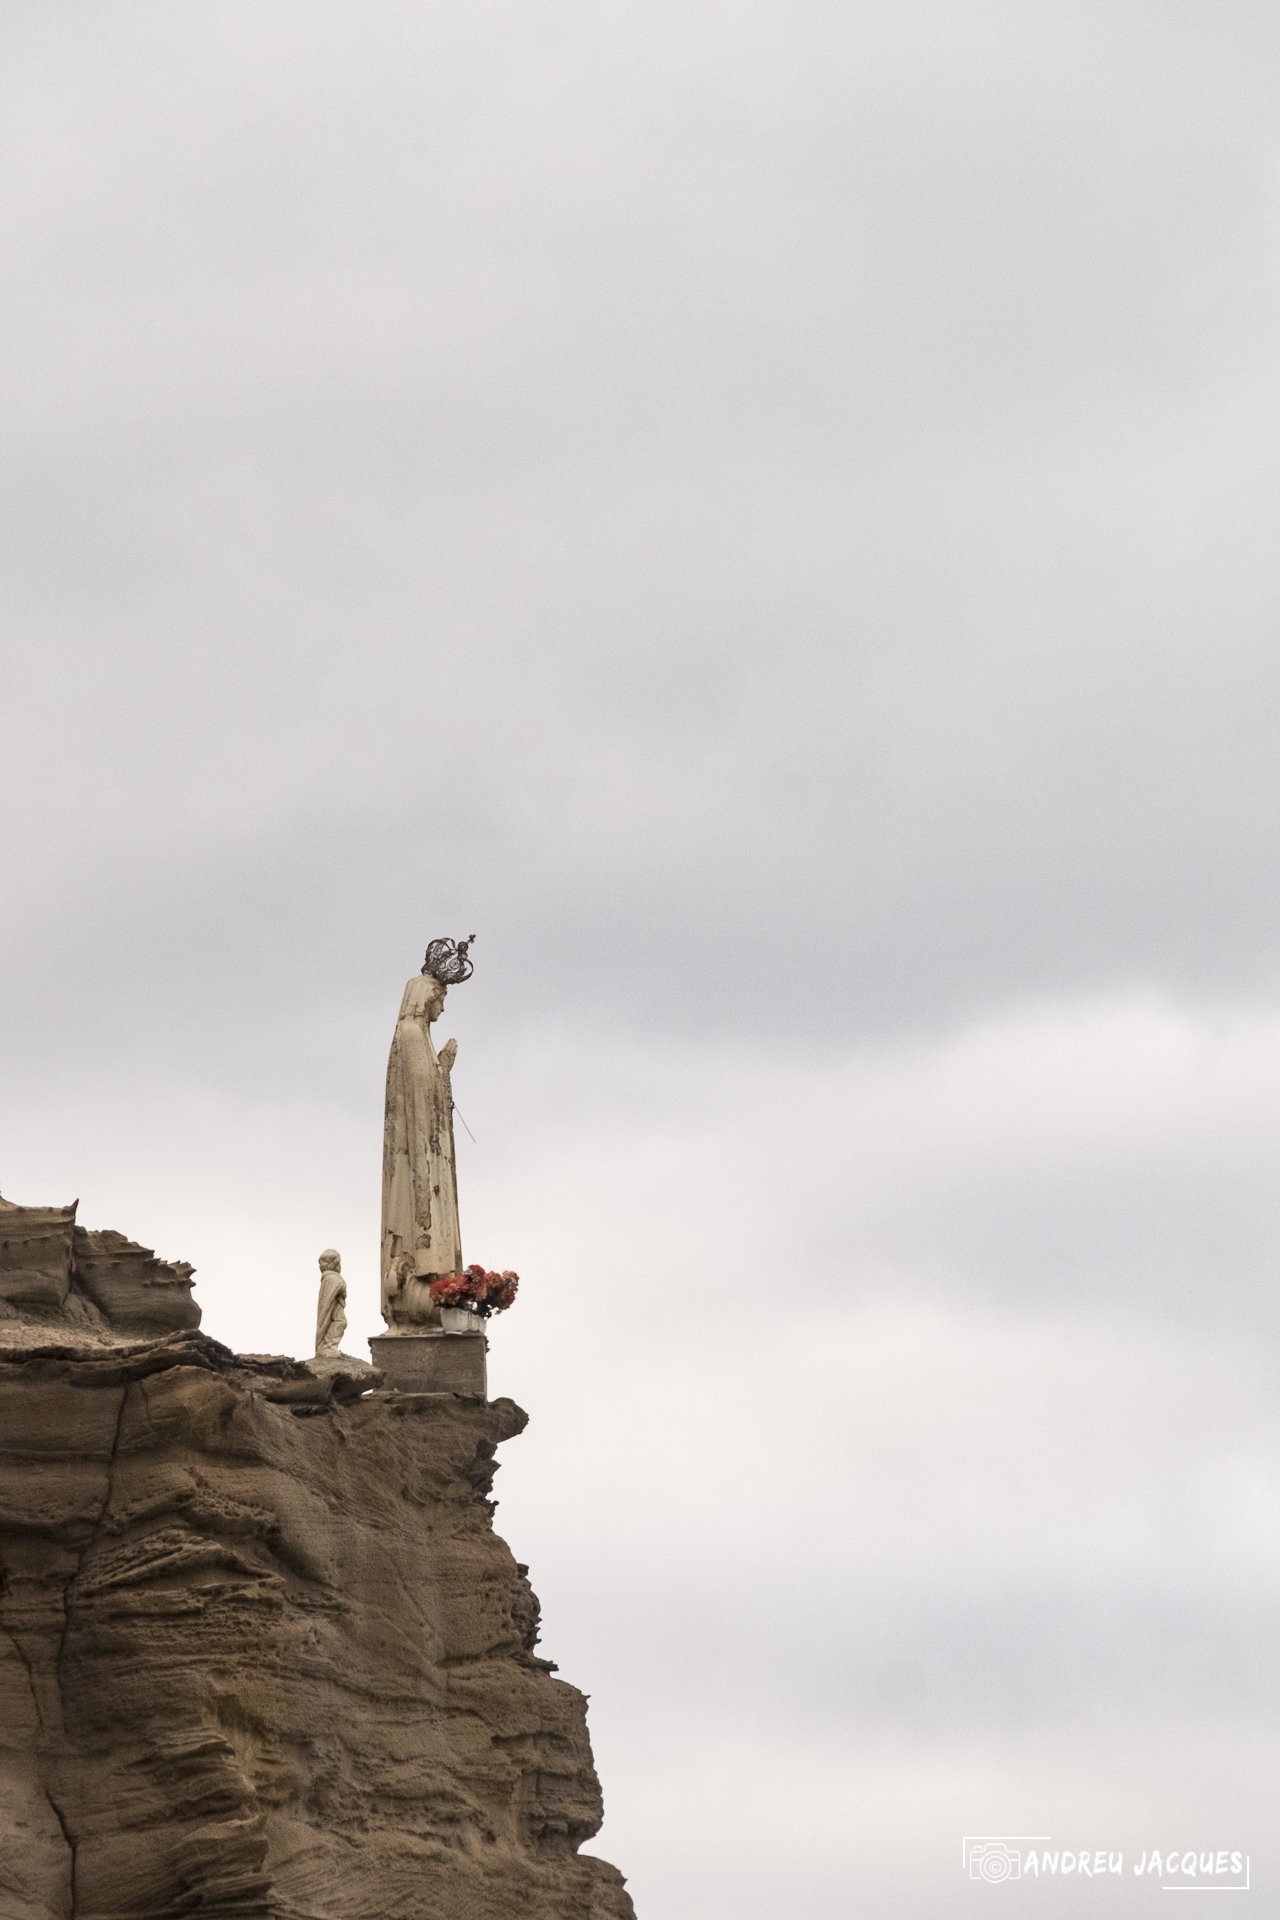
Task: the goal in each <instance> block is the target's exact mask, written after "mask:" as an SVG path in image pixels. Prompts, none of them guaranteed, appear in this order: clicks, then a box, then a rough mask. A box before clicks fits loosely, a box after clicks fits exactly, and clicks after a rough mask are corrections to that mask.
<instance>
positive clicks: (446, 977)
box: [422, 933, 475, 987]
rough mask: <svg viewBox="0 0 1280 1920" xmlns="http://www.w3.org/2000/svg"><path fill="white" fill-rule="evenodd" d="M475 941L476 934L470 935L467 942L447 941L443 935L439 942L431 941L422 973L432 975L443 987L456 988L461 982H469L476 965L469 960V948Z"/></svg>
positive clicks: (428, 944) (428, 943)
mask: <svg viewBox="0 0 1280 1920" xmlns="http://www.w3.org/2000/svg"><path fill="white" fill-rule="evenodd" d="M474 939H475V935H474V933H469V934H468V935H467V937H466V939H465V940H447V939H445V938H444V936H443V935H442V936H441V938H440V939H439V940H429V941H428V942H427V955H426V959H425V960H424V961H423V963H422V971H423V972H424V973H429V974H431V975H432V977H433V978H434V979H436V980H438V981H439V982H440V985H441V986H442V987H456V986H457V985H458V983H459V981H461V980H469V979H470V978H471V976H472V974H473V973H474V972H475V965H474V963H473V962H472V961H470V960H468V958H467V948H468V947H469V946H470V945H471V942H472V941H473V940H474Z"/></svg>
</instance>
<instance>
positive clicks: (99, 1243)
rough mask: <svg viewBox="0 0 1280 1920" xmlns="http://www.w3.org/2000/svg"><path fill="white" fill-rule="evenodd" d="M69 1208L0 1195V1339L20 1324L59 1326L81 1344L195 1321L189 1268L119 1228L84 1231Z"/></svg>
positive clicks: (15, 1334) (10, 1337) (6, 1341)
mask: <svg viewBox="0 0 1280 1920" xmlns="http://www.w3.org/2000/svg"><path fill="white" fill-rule="evenodd" d="M76 1204H77V1203H76V1202H75V1201H72V1203H71V1205H70V1206H69V1207H20V1206H16V1205H15V1204H14V1203H13V1201H11V1200H5V1199H3V1198H0V1336H2V1338H0V1344H2V1345H5V1346H10V1345H12V1344H14V1339H15V1338H16V1339H18V1341H19V1343H20V1342H21V1340H22V1338H24V1337H25V1336H23V1335H22V1334H21V1332H20V1329H21V1328H22V1327H24V1326H28V1327H54V1326H58V1327H62V1328H67V1329H71V1330H72V1331H73V1332H74V1333H75V1334H76V1335H77V1336H78V1344H90V1345H92V1344H94V1343H95V1342H97V1343H101V1341H102V1340H104V1339H112V1338H114V1337H115V1336H117V1335H121V1334H123V1335H125V1336H126V1337H130V1338H135V1339H137V1338H142V1337H143V1336H145V1335H148V1334H153V1335H154V1334H166V1333H176V1332H178V1331H180V1330H182V1329H194V1328H196V1327H198V1326H199V1325H200V1309H199V1307H198V1306H197V1305H196V1303H195V1301H194V1300H193V1299H192V1297H191V1286H192V1279H191V1276H192V1274H193V1273H194V1272H195V1269H194V1267H191V1266H188V1265H187V1263H186V1262H185V1261H182V1260H180V1261H175V1262H170V1261H167V1260H157V1259H156V1256H155V1254H154V1253H153V1252H152V1251H151V1249H150V1247H140V1246H139V1245H138V1244H137V1242H136V1241H134V1240H127V1239H126V1238H125V1236H124V1234H122V1233H114V1232H111V1231H109V1230H108V1231H105V1232H97V1233H89V1232H86V1231H85V1229H84V1228H83V1227H81V1226H77V1224H76Z"/></svg>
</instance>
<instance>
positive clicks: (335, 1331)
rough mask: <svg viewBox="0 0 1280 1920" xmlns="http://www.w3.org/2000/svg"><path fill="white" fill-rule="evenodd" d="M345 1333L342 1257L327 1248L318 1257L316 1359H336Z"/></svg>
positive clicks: (345, 1316) (344, 1288) (345, 1310)
mask: <svg viewBox="0 0 1280 1920" xmlns="http://www.w3.org/2000/svg"><path fill="white" fill-rule="evenodd" d="M346 1330H347V1283H346V1281H345V1280H344V1279H343V1277H342V1258H341V1255H340V1254H339V1253H338V1252H337V1251H336V1250H335V1249H334V1248H333V1247H326V1248H325V1250H324V1252H323V1253H322V1254H321V1255H320V1304H319V1306H318V1307H317V1309H316V1359H317V1360H330V1359H336V1358H337V1356H338V1355H339V1354H340V1353H341V1352H342V1336H343V1334H344V1333H345V1332H346Z"/></svg>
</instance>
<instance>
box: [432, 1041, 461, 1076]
mask: <svg viewBox="0 0 1280 1920" xmlns="http://www.w3.org/2000/svg"><path fill="white" fill-rule="evenodd" d="M436 1057H437V1059H438V1060H439V1062H440V1065H441V1066H442V1067H443V1068H444V1070H445V1072H446V1073H449V1072H451V1071H452V1068H453V1063H454V1061H455V1060H456V1059H457V1057H458V1043H457V1041H456V1040H446V1041H445V1043H444V1045H443V1046H442V1047H441V1049H440V1052H439V1053H438V1055H437V1056H436Z"/></svg>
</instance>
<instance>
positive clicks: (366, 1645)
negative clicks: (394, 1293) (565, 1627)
mask: <svg viewBox="0 0 1280 1920" xmlns="http://www.w3.org/2000/svg"><path fill="white" fill-rule="evenodd" d="M48 1225H49V1239H50V1241H51V1242H52V1241H57V1242H58V1245H59V1246H62V1244H63V1242H64V1241H65V1242H67V1243H68V1244H70V1242H71V1240H72V1231H71V1223H70V1222H69V1221H63V1222H61V1223H58V1222H54V1221H50V1222H49V1223H48ZM36 1240H37V1241H38V1240H39V1235H37V1236H36ZM33 1244H34V1243H33ZM130 1246H131V1243H128V1242H123V1243H121V1247H123V1249H125V1250H126V1251H125V1253H124V1255H123V1259H121V1257H120V1256H121V1247H112V1246H110V1245H108V1246H106V1248H105V1250H104V1251H103V1253H102V1258H101V1264H100V1265H99V1266H98V1267H97V1268H96V1269H92V1268H90V1267H89V1266H88V1265H87V1264H84V1263H82V1265H81V1267H80V1269H79V1271H80V1273H81V1274H82V1277H83V1285H84V1287H85V1291H86V1293H87V1294H89V1295H90V1297H91V1299H92V1298H93V1296H94V1295H97V1296H99V1297H100V1298H101V1299H104V1300H108V1301H109V1302H114V1301H121V1302H123V1304H122V1305H118V1306H116V1308H115V1311H116V1313H118V1314H119V1313H125V1314H128V1313H131V1312H133V1311H135V1309H134V1306H133V1304H132V1300H131V1299H130V1298H129V1297H127V1296H128V1289H129V1287H131V1286H132V1287H134V1290H135V1292H136V1283H137V1282H138V1278H139V1276H138V1274H137V1272H136V1271H134V1273H133V1278H132V1279H130V1274H129V1271H128V1269H129V1261H130V1258H131V1257H132V1256H130V1255H129V1254H128V1252H127V1249H128V1248H129V1247H130ZM136 1251H143V1252H145V1250H135V1252H136ZM33 1257H34V1258H35V1264H34V1265H31V1264H28V1267H27V1268H26V1269H24V1270H25V1271H29V1272H30V1273H32V1274H33V1275H36V1276H37V1278H36V1279H33V1280H32V1281H31V1282H30V1283H29V1290H31V1291H35V1292H39V1291H40V1286H39V1283H38V1276H39V1275H40V1273H42V1272H46V1273H47V1272H51V1271H53V1270H54V1269H55V1268H56V1265H57V1262H56V1261H55V1260H53V1259H52V1256H51V1258H50V1259H49V1260H46V1261H44V1263H43V1265H42V1264H41V1260H40V1258H38V1257H35V1256H33ZM148 1257H150V1256H148ZM58 1258H59V1259H60V1258H61V1255H59V1256H58ZM113 1258H115V1259H116V1266H115V1268H114V1269H113V1267H112V1260H113ZM121 1265H123V1267H124V1269H126V1271H125V1272H124V1274H123V1277H122V1275H121ZM136 1267H137V1262H136V1261H134V1268H135V1269H136ZM153 1277H154V1276H153ZM147 1278H148V1276H147V1275H145V1274H143V1275H142V1276H141V1279H142V1280H143V1281H145V1280H146V1279H147ZM23 1284H28V1283H23ZM163 1284H164V1287H165V1291H164V1292H163V1293H162V1294H161V1296H160V1297H161V1299H162V1300H163V1301H164V1302H166V1303H167V1302H168V1300H169V1299H171V1298H172V1299H175V1300H176V1299H177V1298H178V1295H177V1294H176V1293H173V1292H171V1291H170V1290H169V1283H168V1282H167V1281H166V1282H164V1283H163ZM47 1291H48V1289H46V1293H47ZM153 1292H154V1290H153ZM42 1298H43V1296H42ZM101 1310H102V1309H101V1308H99V1311H101ZM40 1311H41V1312H45V1311H48V1309H47V1308H45V1307H43V1306H42V1307H41V1309H40ZM11 1338H12V1336H11ZM363 1384H366V1383H362V1382H359V1381H353V1380H351V1379H349V1378H345V1377H343V1376H341V1375H338V1376H331V1377H325V1378H317V1377H316V1376H315V1375H314V1374H312V1373H310V1372H308V1371H307V1369H306V1368H304V1367H303V1366H301V1365H300V1364H298V1363H296V1362H292V1361H287V1360H286V1361H270V1360H267V1361H260V1360H252V1359H245V1358H243V1357H237V1356H235V1355H234V1354H232V1353H230V1352H229V1351H228V1350H227V1349H226V1348H224V1347H220V1346H219V1345H218V1344H217V1343H216V1342H215V1341H212V1340H209V1339H207V1338H206V1337H204V1336H203V1335H202V1334H200V1333H198V1332H195V1331H177V1332H172V1333H169V1334H168V1335H167V1336H165V1337H163V1338H159V1339H156V1338H152V1339H150V1340H143V1341H137V1342H134V1343H132V1344H126V1343H124V1342H122V1341H120V1340H119V1338H118V1337H117V1338H116V1340H115V1341H114V1342H113V1343H112V1344H111V1345H109V1346H105V1345H104V1346H99V1347H94V1348H87V1347H86V1346H84V1345H83V1344H82V1343H78V1342H73V1343H63V1344H59V1343H58V1342H57V1341H56V1339H54V1338H52V1337H51V1335H50V1333H49V1331H48V1330H47V1329H45V1328H39V1329H31V1330H30V1331H29V1333H28V1337H27V1338H26V1341H25V1344H21V1345H14V1344H9V1345H7V1346H5V1347H4V1349H3V1351H2V1352H0V1913H3V1916H4V1920H171V1917H172V1920H178V1916H185V1915H192V1914H195V1915H198V1916H199V1920H232V1916H236V1917H237V1920H238V1917H239V1916H249V1915H254V1916H273V1917H278V1920H515V1917H516V1916H520V1917H521V1920H525V1917H526V1916H527V1920H628V1917H629V1916H631V1914H632V1907H631V1902H630V1900H629V1899H628V1897H627V1895H626V1893H625V1891H624V1890H623V1883H622V1879H621V1876H620V1875H619V1874H618V1873H617V1872H616V1871H615V1870H614V1869H613V1868H612V1867H609V1866H606V1865H605V1864H604V1862H603V1861H599V1860H595V1859H592V1858H590V1857H589V1856H585V1855H581V1854H579V1852H578V1851H577V1849H578V1848H579V1846H580V1845H581V1843H582V1842H583V1841H585V1840H587V1839H589V1838H590V1837H591V1835H592V1834H594V1833H595V1832H596V1831H597V1829H598V1827H599V1825H600V1819H601V1804H600V1792H599V1787H598V1784H597V1781H596V1776H595V1772H594V1770H593V1767H592V1762H591V1752H590V1746H589V1743H588V1739H587V1733H586V1721H585V1702H584V1700H583V1696H582V1695H581V1694H580V1693H579V1692H577V1690H576V1689H575V1688H573V1687H571V1686H567V1685H566V1684H565V1683H564V1682H562V1681H560V1680H558V1679H557V1678H555V1677H554V1675H553V1673H552V1671H551V1669H550V1667H549V1665H548V1663H546V1662H544V1661H541V1660H539V1659H538V1657H537V1655H536V1654H535V1653H534V1650H533V1649H534V1643H535V1640H536V1637H537V1603H536V1601H535V1600H534V1598H533V1595H532V1593H531V1591H530V1588H529V1585H528V1582H527V1580H526V1579H525V1577H524V1572H525V1570H524V1569H523V1568H522V1567H518V1566H517V1565H516V1563H515V1561H514V1560H513V1558H512V1556H511V1554H510V1552H509V1551H508V1549H507V1547H506V1546H505V1545H504V1543H503V1542H502V1541H501V1540H500V1539H498V1538H497V1536H496V1535H495V1534H494V1532H493V1528H492V1520H491V1513H492V1509H491V1504H490V1503H489V1501H488V1499H487V1494H488V1491H489V1486H490V1482H491V1478H492V1474H493V1471H494V1465H495V1462H494V1450H495V1448H496V1446H497V1445H498V1443H499V1442H500V1441H502V1440H504V1439H507V1438H508V1437H510V1436H512V1435H514V1434H516V1433H518V1432H519V1431H520V1429H521V1428H522V1427H523V1426H524V1424H525V1416H524V1415H523V1414H522V1413H521V1412H520V1410H519V1408H518V1407H516V1406H515V1405H514V1404H513V1403H512V1402H511V1401H507V1400H499V1401H497V1402H494V1403H492V1404H487V1403H485V1402H483V1401H468V1400H463V1399H458V1398H454V1397H452V1396H437V1395H433V1396H400V1395H395V1394H387V1393H374V1394H368V1395H365V1396H364V1397H357V1396H358V1395H359V1394H360V1392H361V1387H362V1385H363Z"/></svg>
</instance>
